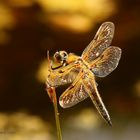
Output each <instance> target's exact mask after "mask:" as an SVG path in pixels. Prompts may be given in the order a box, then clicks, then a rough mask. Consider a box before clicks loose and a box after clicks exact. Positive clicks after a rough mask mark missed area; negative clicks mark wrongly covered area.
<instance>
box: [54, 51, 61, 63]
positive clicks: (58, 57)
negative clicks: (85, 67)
mask: <svg viewBox="0 0 140 140" xmlns="http://www.w3.org/2000/svg"><path fill="white" fill-rule="evenodd" d="M54 59H55V61H57V62H61V61H62V56H61V55H60V53H59V52H56V53H55V54H54Z"/></svg>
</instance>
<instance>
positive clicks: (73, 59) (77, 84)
mask: <svg viewBox="0 0 140 140" xmlns="http://www.w3.org/2000/svg"><path fill="white" fill-rule="evenodd" d="M114 29H115V27H114V24H113V23H112V22H104V23H103V24H102V25H101V26H100V28H99V30H98V31H97V33H96V35H95V37H94V39H93V40H92V41H91V43H90V44H89V45H88V46H87V47H86V49H85V50H84V51H83V53H82V55H81V56H77V55H75V54H73V53H69V54H67V52H65V51H59V52H56V53H55V54H54V60H55V61H56V62H59V63H60V66H59V67H56V68H53V67H52V63H51V64H50V65H51V66H50V69H49V74H48V75H47V81H46V84H47V86H48V87H57V86H60V85H64V84H68V83H71V85H70V86H69V87H68V88H67V89H66V90H65V91H64V93H63V94H62V95H61V96H60V98H59V103H60V105H61V107H63V108H68V107H71V106H74V105H75V104H77V103H79V102H81V101H83V100H84V99H86V98H87V97H90V98H91V100H92V102H93V103H94V104H95V107H96V108H97V110H98V112H99V113H100V114H101V116H102V117H103V118H104V119H105V121H106V122H107V123H108V124H109V125H112V123H111V119H110V116H109V114H108V111H107V109H106V107H105V105H104V103H103V101H102V99H101V97H100V95H99V92H98V89H97V83H96V82H95V76H97V77H105V76H107V75H108V74H110V73H111V72H112V71H113V70H114V69H115V68H116V67H117V65H118V63H119V60H120V58H121V49H120V48H118V47H114V46H110V44H111V42H112V38H113V35H114ZM48 58H49V56H48Z"/></svg>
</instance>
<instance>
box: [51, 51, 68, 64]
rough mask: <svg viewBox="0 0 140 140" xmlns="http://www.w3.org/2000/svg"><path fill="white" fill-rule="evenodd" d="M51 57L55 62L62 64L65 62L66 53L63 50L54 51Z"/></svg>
mask: <svg viewBox="0 0 140 140" xmlns="http://www.w3.org/2000/svg"><path fill="white" fill-rule="evenodd" d="M53 57H54V60H55V61H56V62H58V63H61V64H64V63H66V62H67V58H68V54H67V52H65V51H59V52H56V53H55V54H54V56H53Z"/></svg>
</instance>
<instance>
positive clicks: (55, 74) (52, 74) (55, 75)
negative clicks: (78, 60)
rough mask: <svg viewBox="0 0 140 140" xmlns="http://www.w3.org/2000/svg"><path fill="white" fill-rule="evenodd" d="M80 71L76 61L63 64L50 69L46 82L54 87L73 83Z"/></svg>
mask: <svg viewBox="0 0 140 140" xmlns="http://www.w3.org/2000/svg"><path fill="white" fill-rule="evenodd" d="M78 71H79V70H78V69H77V68H76V67H75V65H74V63H71V64H69V65H67V66H62V67H60V68H57V69H55V70H50V71H49V72H48V75H47V79H46V83H47V85H48V86H52V87H57V86H60V85H65V84H68V83H72V82H73V80H74V79H75V77H76V76H77V73H78Z"/></svg>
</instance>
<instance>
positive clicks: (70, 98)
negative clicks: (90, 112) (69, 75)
mask: <svg viewBox="0 0 140 140" xmlns="http://www.w3.org/2000/svg"><path fill="white" fill-rule="evenodd" d="M80 77H81V73H79V74H78V76H77V77H76V79H75V80H74V82H73V83H72V85H71V86H70V87H69V88H68V89H67V90H66V91H64V93H63V94H62V95H61V96H60V98H59V104H60V105H61V107H63V108H69V107H72V106H74V105H75V104H77V103H79V102H81V101H83V100H84V99H86V98H87V97H88V93H87V91H86V89H85V86H84V85H83V82H82V79H81V78H80Z"/></svg>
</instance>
